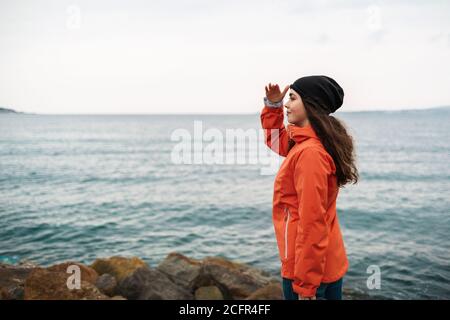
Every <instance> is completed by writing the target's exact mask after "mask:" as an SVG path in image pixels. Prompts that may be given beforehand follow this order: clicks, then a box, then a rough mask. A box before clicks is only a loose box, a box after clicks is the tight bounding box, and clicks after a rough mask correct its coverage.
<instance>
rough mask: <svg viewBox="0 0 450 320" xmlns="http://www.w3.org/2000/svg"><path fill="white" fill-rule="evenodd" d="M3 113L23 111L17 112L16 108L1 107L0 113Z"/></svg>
mask: <svg viewBox="0 0 450 320" xmlns="http://www.w3.org/2000/svg"><path fill="white" fill-rule="evenodd" d="M1 113H22V112H17V111H16V110H13V109H8V108H2V107H0V114H1Z"/></svg>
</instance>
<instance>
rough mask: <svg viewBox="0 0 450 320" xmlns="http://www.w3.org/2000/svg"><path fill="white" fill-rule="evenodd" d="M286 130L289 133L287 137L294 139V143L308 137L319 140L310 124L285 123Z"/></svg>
mask: <svg viewBox="0 0 450 320" xmlns="http://www.w3.org/2000/svg"><path fill="white" fill-rule="evenodd" d="M286 130H287V132H288V135H289V138H291V139H292V140H294V141H295V142H296V143H300V142H302V141H305V140H307V139H309V138H313V139H317V140H319V141H320V139H319V137H318V136H317V135H316V133H315V132H314V129H313V128H312V126H311V124H309V125H307V126H304V127H299V126H296V125H295V124H291V123H290V124H288V125H287V129H286Z"/></svg>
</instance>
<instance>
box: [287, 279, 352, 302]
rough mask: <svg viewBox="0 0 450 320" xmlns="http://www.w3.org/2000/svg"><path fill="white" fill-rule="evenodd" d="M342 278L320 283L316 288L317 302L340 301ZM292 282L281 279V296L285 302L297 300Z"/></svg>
mask: <svg viewBox="0 0 450 320" xmlns="http://www.w3.org/2000/svg"><path fill="white" fill-rule="evenodd" d="M343 279H344V278H340V279H339V280H337V281H335V282H331V283H324V282H322V283H321V284H320V286H319V288H317V292H316V299H317V300H342V282H343ZM292 282H293V281H292V280H291V279H287V278H283V294H284V299H285V300H298V294H297V293H295V292H294V289H292Z"/></svg>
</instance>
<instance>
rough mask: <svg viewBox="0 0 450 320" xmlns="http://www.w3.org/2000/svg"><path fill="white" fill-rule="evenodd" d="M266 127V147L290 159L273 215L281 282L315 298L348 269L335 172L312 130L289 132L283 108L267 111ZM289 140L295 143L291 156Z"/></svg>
mask: <svg viewBox="0 0 450 320" xmlns="http://www.w3.org/2000/svg"><path fill="white" fill-rule="evenodd" d="M261 123H262V127H263V129H265V130H264V132H265V137H266V144H267V145H268V146H269V147H270V148H271V149H272V150H274V151H275V152H277V153H278V154H280V155H281V156H284V157H286V159H284V161H283V163H282V164H281V167H280V169H279V171H278V174H277V176H276V178H275V182H274V195H273V211H272V219H273V224H274V229H275V236H276V239H277V244H278V251H279V255H280V260H281V276H282V277H284V278H288V279H293V280H294V281H293V289H294V291H295V292H296V293H298V294H299V295H300V296H302V297H312V296H315V294H316V290H317V288H318V287H319V285H320V283H321V282H325V283H330V282H334V281H336V280H339V279H340V278H341V277H343V276H344V274H345V273H346V272H347V269H348V260H347V255H346V252H345V247H344V241H343V239H342V234H341V230H340V227H339V221H338V216H337V214H336V198H337V195H338V192H339V188H338V187H337V179H336V174H335V173H336V167H335V164H334V161H333V158H332V157H331V156H330V155H329V154H328V153H327V152H326V150H325V148H324V147H323V145H322V143H321V142H320V139H319V138H318V137H317V135H316V133H315V132H314V130H313V128H312V127H311V126H310V125H309V126H306V127H299V126H295V125H292V124H289V125H288V126H287V128H285V126H284V124H283V107H279V108H274V107H268V106H264V108H263V110H262V113H261ZM274 129H275V130H274ZM288 137H290V138H291V139H292V140H294V141H295V142H296V144H295V145H294V147H293V148H292V149H291V150H290V151H289V153H288V151H287V148H288Z"/></svg>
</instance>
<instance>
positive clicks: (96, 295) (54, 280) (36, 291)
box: [24, 268, 108, 300]
mask: <svg viewBox="0 0 450 320" xmlns="http://www.w3.org/2000/svg"><path fill="white" fill-rule="evenodd" d="M69 276H70V274H67V273H64V272H59V271H51V270H48V269H42V268H38V269H34V270H33V271H31V272H30V274H29V275H28V277H27V279H26V280H25V290H24V291H25V295H24V298H25V299H26V300H99V299H108V297H107V296H105V295H103V294H102V293H101V292H100V291H99V290H98V289H97V288H96V287H95V286H93V285H92V284H91V283H89V282H87V281H83V280H82V281H81V285H80V289H69V288H68V287H67V280H68V277H69Z"/></svg>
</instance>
